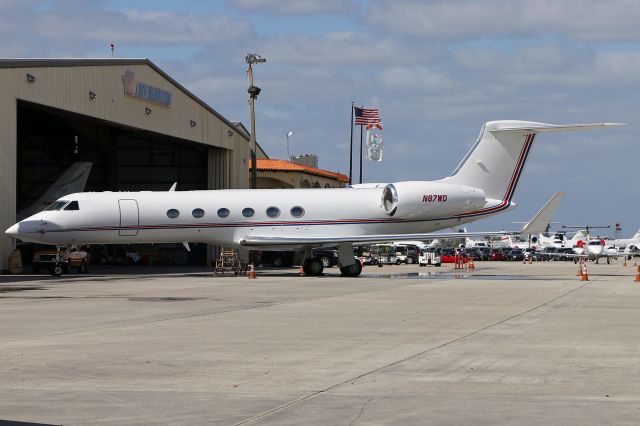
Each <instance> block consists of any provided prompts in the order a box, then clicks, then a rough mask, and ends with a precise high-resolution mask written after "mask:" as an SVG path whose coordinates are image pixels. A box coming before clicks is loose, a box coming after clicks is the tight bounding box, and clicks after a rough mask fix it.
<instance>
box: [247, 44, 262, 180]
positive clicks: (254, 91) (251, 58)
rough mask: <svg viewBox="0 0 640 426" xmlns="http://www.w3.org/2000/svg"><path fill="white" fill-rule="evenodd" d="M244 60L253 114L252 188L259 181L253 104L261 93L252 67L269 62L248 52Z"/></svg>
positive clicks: (250, 106) (251, 143) (250, 110)
mask: <svg viewBox="0 0 640 426" xmlns="http://www.w3.org/2000/svg"><path fill="white" fill-rule="evenodd" d="M244 60H245V61H246V62H247V64H249V69H248V70H247V79H248V82H249V88H248V89H247V92H248V93H249V115H250V116H251V135H250V137H251V139H250V140H249V144H250V145H251V188H254V189H255V188H256V186H257V182H258V172H257V169H258V164H257V163H258V147H257V143H256V117H255V112H254V108H253V104H254V102H255V100H256V98H257V97H258V95H259V94H260V88H259V87H257V86H254V85H253V68H251V66H252V65H253V64H261V63H263V62H267V59H266V58H263V57H262V56H260V55H258V54H255V53H247V56H245V57H244Z"/></svg>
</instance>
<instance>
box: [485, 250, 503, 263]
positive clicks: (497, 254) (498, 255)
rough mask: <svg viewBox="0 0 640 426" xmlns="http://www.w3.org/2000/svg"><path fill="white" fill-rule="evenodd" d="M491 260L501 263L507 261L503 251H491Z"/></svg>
mask: <svg viewBox="0 0 640 426" xmlns="http://www.w3.org/2000/svg"><path fill="white" fill-rule="evenodd" d="M489 260H494V261H500V260H505V255H504V253H503V252H502V250H496V249H494V250H491V251H490V252H489Z"/></svg>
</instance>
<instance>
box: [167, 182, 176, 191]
mask: <svg viewBox="0 0 640 426" xmlns="http://www.w3.org/2000/svg"><path fill="white" fill-rule="evenodd" d="M176 186H178V182H173V185H171V188H169V192H171V191H175V190H176Z"/></svg>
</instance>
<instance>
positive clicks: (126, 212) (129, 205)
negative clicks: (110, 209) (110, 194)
mask: <svg viewBox="0 0 640 426" xmlns="http://www.w3.org/2000/svg"><path fill="white" fill-rule="evenodd" d="M118 204H119V205H120V229H119V231H118V234H119V235H121V236H123V237H133V236H136V235H138V226H139V225H140V213H139V212H138V202H137V201H136V200H118Z"/></svg>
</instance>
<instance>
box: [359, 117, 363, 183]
mask: <svg viewBox="0 0 640 426" xmlns="http://www.w3.org/2000/svg"><path fill="white" fill-rule="evenodd" d="M363 127H364V126H360V183H362V128H363Z"/></svg>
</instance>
